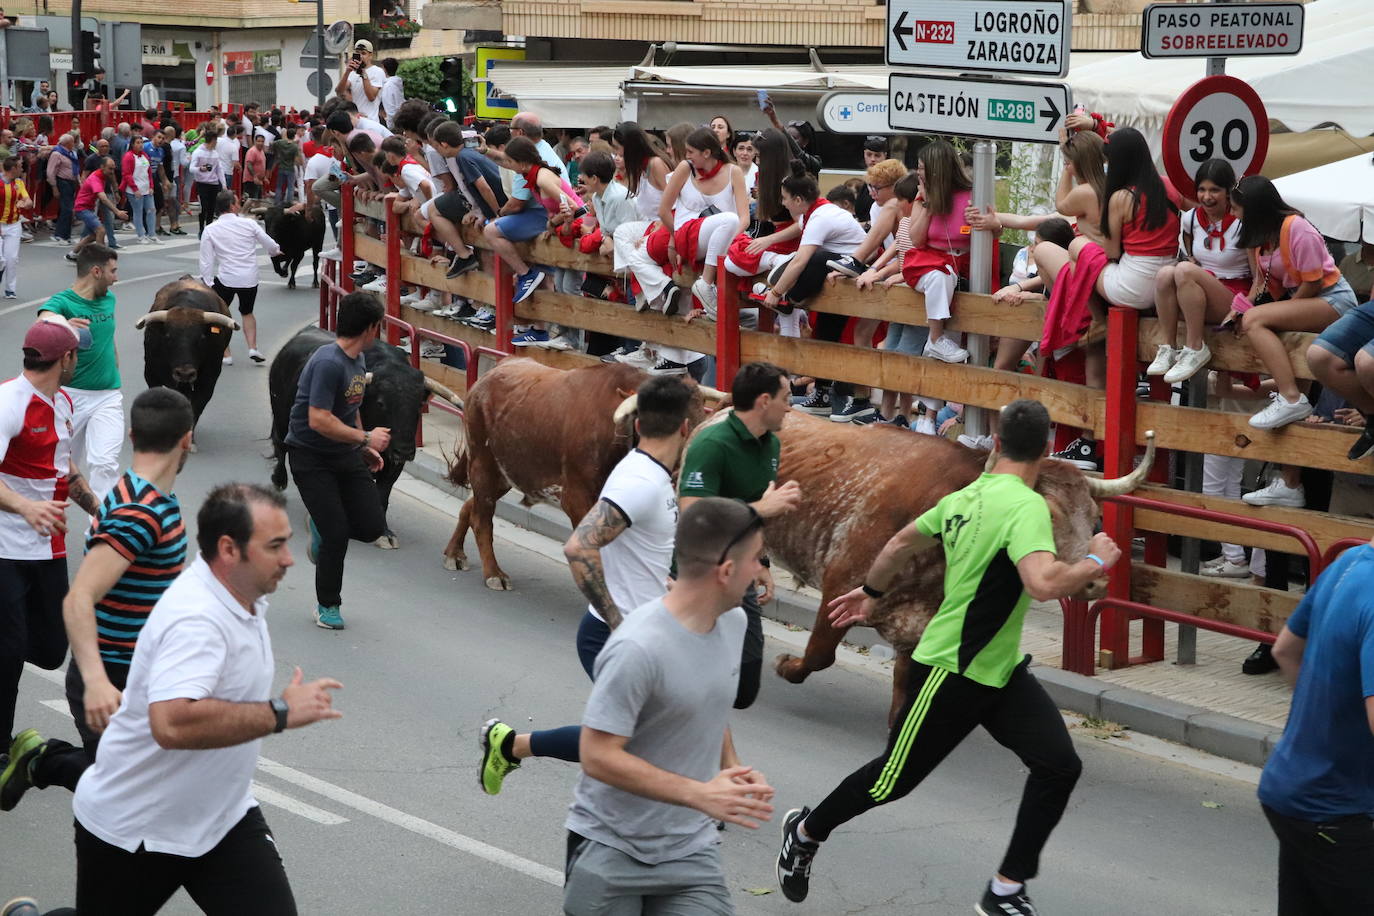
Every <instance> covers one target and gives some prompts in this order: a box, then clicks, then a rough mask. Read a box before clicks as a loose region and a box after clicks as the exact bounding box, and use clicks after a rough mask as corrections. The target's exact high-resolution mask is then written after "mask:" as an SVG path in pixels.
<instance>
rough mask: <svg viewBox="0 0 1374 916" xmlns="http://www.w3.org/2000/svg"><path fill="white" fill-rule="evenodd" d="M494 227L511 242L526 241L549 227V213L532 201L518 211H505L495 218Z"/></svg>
mask: <svg viewBox="0 0 1374 916" xmlns="http://www.w3.org/2000/svg"><path fill="white" fill-rule="evenodd" d="M495 225H496V228H497V229H498V230H499V231H500V233H501V234H502V235H503V236H505V237H506V238H507V239H509V240H511V241H512V242H528V241H529V240H530V239H532V238H534V237H535V236H537V235H539V233H541V232H543V231H544V230H545V229H547V228H548V227H549V214H548V211H546V210H545V209H544V208H543V207H541V206H539V204H536V203H532V204H530V205H529V206H528V207H526V208H525V209H523V210H521V211H520V212H519V213H507V214H506V215H505V216H502V217H500V218H499V219H497V220H496V223H495Z"/></svg>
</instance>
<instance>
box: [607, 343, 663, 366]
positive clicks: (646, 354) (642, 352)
mask: <svg viewBox="0 0 1374 916" xmlns="http://www.w3.org/2000/svg"><path fill="white" fill-rule="evenodd" d="M615 360H616V362H618V363H624V364H625V365H627V366H634V367H635V368H636V369H643V370H644V371H645V372H648V371H649V370H650V369H652V368H653V367H654V366H656V365H658V357H656V356H654V354H653V351H652V350H650V349H648V348H647V347H644V346H641V347H640V348H639V349H638V350H633V351H631V352H629V353H625V354H623V355H621V356H617V357H616V358H615Z"/></svg>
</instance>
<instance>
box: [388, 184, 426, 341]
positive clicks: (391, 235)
mask: <svg viewBox="0 0 1374 916" xmlns="http://www.w3.org/2000/svg"><path fill="white" fill-rule="evenodd" d="M385 204H386V313H387V314H388V315H390V316H391V317H392V318H396V319H399V318H400V317H401V218H400V217H399V216H397V215H396V211H395V210H393V209H392V208H391V199H390V198H387V200H386V202H385ZM400 340H401V332H400V330H399V329H398V328H397V327H396V325H394V324H392V323H391V322H388V323H387V329H386V341H387V343H389V344H391V345H392V346H393V347H394V346H396V345H397V344H399V343H400ZM410 342H411V345H412V346H413V347H414V346H418V343H417V342H416V341H415V340H414V335H412V336H411V341H410Z"/></svg>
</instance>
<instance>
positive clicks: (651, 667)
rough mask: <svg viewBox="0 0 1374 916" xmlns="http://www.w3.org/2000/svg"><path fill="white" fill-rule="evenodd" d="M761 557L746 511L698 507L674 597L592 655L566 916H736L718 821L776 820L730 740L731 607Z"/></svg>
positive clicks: (715, 503)
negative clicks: (621, 915) (642, 911)
mask: <svg viewBox="0 0 1374 916" xmlns="http://www.w3.org/2000/svg"><path fill="white" fill-rule="evenodd" d="M762 551H763V522H762V519H760V518H759V516H758V515H757V513H755V512H754V511H753V510H752V509H750V508H749V507H748V506H747V505H744V504H743V503H739V502H736V501H734V500H729V499H720V498H717V497H708V498H704V499H701V500H698V501H697V502H695V503H693V505H692V506H690V507H689V508H688V509H687V510H686V511H684V512H683V513H682V518H681V519H680V520H679V522H678V527H677V567H678V578H677V581H676V583H675V584H674V586H673V590H672V591H670V592H669V593H668V594H667V595H665V596H664V597H663V598H661V599H659V600H657V601H652V602H650V603H649V604H646V605H644V606H643V607H640V608H638V609H636V610H635V612H634V613H633V614H631V615H629V616H628V617H627V618H626V621H625V623H623V624H622V625H621V626H620V627H619V628H618V629H616V630H615V632H614V633H612V634H611V638H610V639H609V640H608V641H607V643H606V647H605V648H604V649H603V650H602V651H601V654H600V656H599V657H598V658H597V662H596V683H595V685H594V686H593V688H592V695H591V697H590V699H588V701H587V711H586V713H585V714H584V715H583V718H582V742H581V744H582V749H581V750H582V774H581V775H580V776H579V777H578V781H577V787H576V789H575V790H574V794H573V803H572V805H571V806H570V808H569V813H568V820H567V828H568V862H567V882H566V884H565V886H564V893H563V911H564V913H566V914H569V916H582V914H591V913H602V912H608V911H611V910H614V911H616V912H620V911H621V910H620V909H619V907H623V906H626V904H630V909H629V910H628V911H630V912H633V911H635V907H634V903H635V902H637V903H638V905H639V907H643V906H644V905H645V904H646V903H647V902H648V901H649V900H651V899H653V900H655V902H656V903H657V904H658V905H667V906H677V907H682V908H684V909H683V911H684V912H685V911H687V909H690V910H691V911H692V912H702V913H715V914H730V913H733V912H734V907H733V905H732V904H731V902H730V894H729V891H728V890H727V889H726V887H725V874H724V870H723V868H722V867H721V862H720V851H719V846H718V845H717V844H716V831H715V824H714V823H713V822H714V821H718V820H721V821H728V822H730V823H733V824H739V825H741V826H744V827H750V828H755V827H757V826H758V821H761V820H767V819H768V817H769V815H771V814H772V811H773V806H772V805H771V804H769V801H770V800H771V799H772V797H773V789H772V788H771V787H769V785H768V784H767V782H766V781H765V780H764V778H763V774H762V773H759V772H757V771H756V770H754V769H753V768H752V767H747V766H741V765H740V763H739V758H738V757H737V756H736V754H735V748H734V744H733V742H732V741H731V739H730V731H729V716H730V708H731V705H732V704H733V702H734V698H735V687H736V684H737V682H738V681H739V666H740V651H741V648H742V646H743V643H744V630H745V624H746V621H745V617H744V612H743V611H741V610H740V609H739V608H738V607H737V605H738V604H739V600H740V596H741V595H743V594H744V590H745V589H746V588H747V587H748V586H749V584H750V583H751V582H752V581H753V580H754V576H755V575H756V574H757V573H758V571H759V569H760V568H761V566H760V564H759V555H760V554H761V553H762ZM646 865H647V866H650V868H648V869H646V868H645V867H644V866H646Z"/></svg>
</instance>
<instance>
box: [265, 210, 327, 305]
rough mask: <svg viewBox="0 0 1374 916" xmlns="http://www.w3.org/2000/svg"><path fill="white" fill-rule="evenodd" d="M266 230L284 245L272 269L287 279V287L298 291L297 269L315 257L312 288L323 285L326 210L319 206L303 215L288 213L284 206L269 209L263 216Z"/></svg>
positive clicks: (274, 259) (274, 239) (273, 259)
mask: <svg viewBox="0 0 1374 916" xmlns="http://www.w3.org/2000/svg"><path fill="white" fill-rule="evenodd" d="M262 224H263V229H264V230H266V232H267V234H268V235H270V236H271V237H272V240H273V241H274V242H276V243H277V244H278V245H280V246H281V254H279V255H277V256H276V257H274V258H272V269H273V270H275V271H276V272H277V273H278V274H279V275H280V276H283V277H286V288H287V289H295V288H296V268H298V267H300V265H301V261H303V260H304V259H305V253H306V252H307V251H309V252H311V253H312V255H313V259H314V263H313V271H312V274H311V276H312V279H311V282H310V285H311V286H312V287H318V286H319V285H320V249H322V248H323V247H324V210H323V208H321V207H320V206H319V205H316V206H315V207H314V208H311V209H307V210H305V211H303V212H300V213H288V212H287V211H286V210H284V209H283V208H281V207H268V208H267V209H266V210H265V211H263V215H262Z"/></svg>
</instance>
